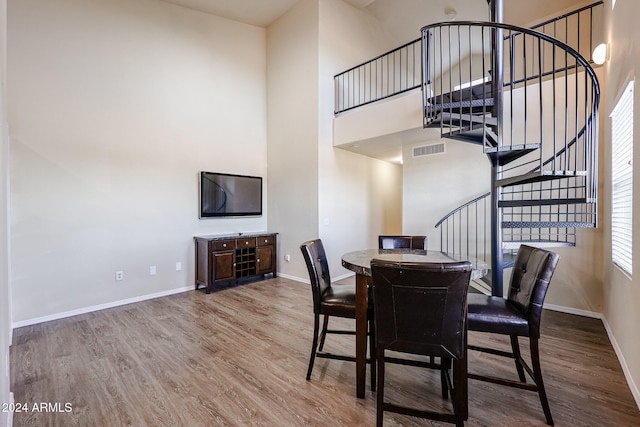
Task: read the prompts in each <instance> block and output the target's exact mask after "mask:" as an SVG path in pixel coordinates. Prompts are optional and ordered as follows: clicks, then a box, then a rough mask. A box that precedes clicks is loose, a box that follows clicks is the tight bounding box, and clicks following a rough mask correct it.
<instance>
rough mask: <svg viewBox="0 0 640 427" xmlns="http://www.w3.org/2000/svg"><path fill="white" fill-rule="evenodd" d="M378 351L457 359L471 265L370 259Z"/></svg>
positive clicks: (462, 346) (466, 263) (461, 338)
mask: <svg viewBox="0 0 640 427" xmlns="http://www.w3.org/2000/svg"><path fill="white" fill-rule="evenodd" d="M371 273H372V278H373V281H372V286H373V295H374V308H375V319H376V345H378V346H380V348H384V349H388V350H395V351H402V352H407V353H413V354H423V355H431V356H438V357H455V358H459V357H460V356H461V355H462V354H463V350H464V333H465V330H466V310H467V290H468V288H469V279H470V278H471V263H469V262H466V261H465V262H456V263H398V262H391V261H384V260H380V259H374V260H372V261H371Z"/></svg>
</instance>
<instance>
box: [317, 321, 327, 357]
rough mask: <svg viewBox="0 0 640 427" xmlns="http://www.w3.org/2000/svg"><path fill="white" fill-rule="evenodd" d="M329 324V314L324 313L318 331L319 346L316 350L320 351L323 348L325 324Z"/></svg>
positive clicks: (325, 332)
mask: <svg viewBox="0 0 640 427" xmlns="http://www.w3.org/2000/svg"><path fill="white" fill-rule="evenodd" d="M328 325H329V316H328V315H326V314H325V315H324V322H323V323H322V332H321V333H320V347H318V351H322V349H323V348H324V339H325V337H326V336H327V326H328Z"/></svg>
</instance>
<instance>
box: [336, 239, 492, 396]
mask: <svg viewBox="0 0 640 427" xmlns="http://www.w3.org/2000/svg"><path fill="white" fill-rule="evenodd" d="M374 258H376V259H382V260H385V261H395V262H439V263H454V262H461V261H469V262H470V263H471V265H472V271H471V279H472V280H474V279H480V278H481V277H483V276H485V275H486V274H487V272H488V271H489V266H488V265H487V263H485V262H484V261H482V260H480V259H477V258H474V257H470V256H467V255H461V254H453V253H447V252H440V251H434V250H423V249H364V250H359V251H353V252H348V253H345V254H344V255H342V266H343V267H344V268H346V269H348V270H351V271H353V272H355V273H356V396H357V397H359V398H364V397H365V382H366V366H367V365H366V363H367V361H366V358H367V306H368V303H369V301H368V288H369V286H370V285H371V260H372V259H374ZM372 357H375V355H372ZM465 400H466V399H465Z"/></svg>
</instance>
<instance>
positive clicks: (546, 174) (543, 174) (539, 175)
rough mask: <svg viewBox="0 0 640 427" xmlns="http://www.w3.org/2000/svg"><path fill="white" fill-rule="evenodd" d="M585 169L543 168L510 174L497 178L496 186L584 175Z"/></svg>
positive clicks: (585, 173)
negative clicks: (520, 173) (506, 176)
mask: <svg viewBox="0 0 640 427" xmlns="http://www.w3.org/2000/svg"><path fill="white" fill-rule="evenodd" d="M586 175H587V171H573V170H563V171H553V170H545V171H539V172H530V173H526V174H523V175H518V176H512V177H509V178H503V179H500V180H498V182H497V185H498V187H508V186H510V185H519V184H530V183H532V182H540V181H548V180H552V179H562V178H573V177H577V176H586Z"/></svg>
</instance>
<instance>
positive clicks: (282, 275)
mask: <svg viewBox="0 0 640 427" xmlns="http://www.w3.org/2000/svg"><path fill="white" fill-rule="evenodd" d="M278 277H282V278H283V279H289V280H293V281H294V282H301V283H306V284H307V285H309V284H311V282H309V278H306V279H303V278H301V277H298V276H291V275H289V274H285V273H280V272H278Z"/></svg>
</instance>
